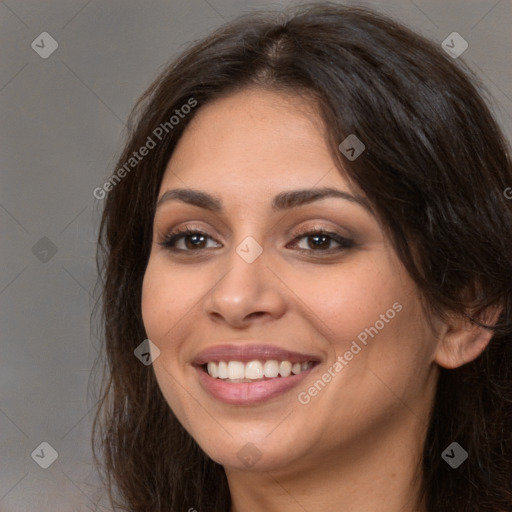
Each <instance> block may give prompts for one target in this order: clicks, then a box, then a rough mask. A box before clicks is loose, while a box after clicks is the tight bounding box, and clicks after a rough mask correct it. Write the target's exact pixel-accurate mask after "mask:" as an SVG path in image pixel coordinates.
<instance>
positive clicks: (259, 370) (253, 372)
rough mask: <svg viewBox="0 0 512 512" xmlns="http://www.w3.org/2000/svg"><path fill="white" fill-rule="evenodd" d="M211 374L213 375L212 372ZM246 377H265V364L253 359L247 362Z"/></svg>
mask: <svg viewBox="0 0 512 512" xmlns="http://www.w3.org/2000/svg"><path fill="white" fill-rule="evenodd" d="M214 364H215V363H214ZM208 373H210V372H208ZM210 375H211V376H212V377H213V375H212V374H211V373H210ZM245 378H246V379H252V380H256V379H261V378H263V365H262V364H261V363H260V362H259V361H251V362H250V363H247V364H246V365H245Z"/></svg>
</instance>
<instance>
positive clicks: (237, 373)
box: [228, 361, 245, 380]
mask: <svg viewBox="0 0 512 512" xmlns="http://www.w3.org/2000/svg"><path fill="white" fill-rule="evenodd" d="M243 378H245V364H244V363H242V362H240V361H229V363H228V379H231V380H233V379H243Z"/></svg>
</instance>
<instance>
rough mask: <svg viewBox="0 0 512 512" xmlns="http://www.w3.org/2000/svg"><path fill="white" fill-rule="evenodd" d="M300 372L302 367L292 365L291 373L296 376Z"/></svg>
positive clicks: (296, 364)
mask: <svg viewBox="0 0 512 512" xmlns="http://www.w3.org/2000/svg"><path fill="white" fill-rule="evenodd" d="M301 371H302V365H301V364H300V363H294V364H293V365H292V373H293V374H295V375H297V374H299V373H300V372H301Z"/></svg>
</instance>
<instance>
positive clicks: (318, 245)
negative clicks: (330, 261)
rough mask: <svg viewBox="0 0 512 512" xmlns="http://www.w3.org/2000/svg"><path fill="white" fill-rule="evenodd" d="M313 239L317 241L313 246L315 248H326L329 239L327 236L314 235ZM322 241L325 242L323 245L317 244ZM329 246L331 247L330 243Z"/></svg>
mask: <svg viewBox="0 0 512 512" xmlns="http://www.w3.org/2000/svg"><path fill="white" fill-rule="evenodd" d="M311 238H312V239H313V240H315V242H314V244H313V247H323V246H325V242H326V240H327V239H328V237H326V236H325V235H313V236H312V237H311ZM320 239H322V240H323V243H322V242H320V243H317V242H318V241H319V240H320ZM328 245H329V242H328V241H327V246H328ZM310 247H311V245H310Z"/></svg>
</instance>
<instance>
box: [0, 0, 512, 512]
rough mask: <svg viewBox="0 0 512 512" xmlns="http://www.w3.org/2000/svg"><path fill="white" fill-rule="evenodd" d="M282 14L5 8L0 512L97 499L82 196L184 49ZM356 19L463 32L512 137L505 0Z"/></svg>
mask: <svg viewBox="0 0 512 512" xmlns="http://www.w3.org/2000/svg"><path fill="white" fill-rule="evenodd" d="M349 3H356V2H349ZM358 3H359V4H361V2H358ZM289 4H290V2H284V1H282V2H265V1H250V0H246V1H239V2H237V1H236V0H208V1H206V0H173V1H167V2H166V1H163V0H148V1H140V2H135V1H134V0H113V1H100V0H90V1H87V0H71V1H63V0H61V1H59V0H32V1H29V0H5V1H0V25H1V29H0V52H1V55H2V59H1V74H0V108H1V115H2V117H1V118H2V123H1V128H0V130H1V134H0V140H1V144H2V146H1V149H2V150H1V152H0V179H1V183H0V229H1V233H2V252H1V255H2V256H1V258H2V259H1V267H0V316H1V325H2V329H1V335H2V340H1V345H0V346H1V352H0V512H24V511H38V512H58V511H85V510H93V503H94V501H95V500H99V499H101V496H102V494H103V492H102V490H101V488H100V487H99V486H98V484H97V475H96V474H95V471H94V469H93V466H92V464H91V454H90V449H89V439H90V428H91V420H92V411H93V409H94V399H93V397H91V394H90V393H89V395H88V393H87V384H88V379H89V375H90V369H91V367H92V363H93V361H94V359H95V357H96V347H97V342H96V341H95V338H94V329H92V330H91V322H90V312H91V307H92V305H93V299H92V293H93V292H92V290H93V287H94V285H95V282H96V271H95V264H94V255H95V238H96V231H97V225H98V219H99V212H100V209H101V206H102V205H101V201H99V200H96V199H95V198H94V197H93V190H94V188H95V187H98V186H101V185H102V184H103V183H104V181H105V179H106V178H107V176H108V175H109V174H110V172H112V171H113V170H114V169H113V166H114V165H115V161H116V156H117V155H118V153H119V151H120V149H121V142H122V140H123V139H122V137H123V128H124V122H125V120H126V118H127V115H128V113H129V111H130V109H131V107H132V105H133V103H134V101H135V99H136V98H137V97H138V96H139V95H140V94H141V93H142V92H143V90H144V89H145V88H146V87H147V86H148V85H149V84H150V82H151V81H152V79H153V78H154V77H155V76H156V74H157V72H158V70H159V69H160V68H161V66H162V65H163V64H165V63H166V62H167V61H168V60H169V59H170V58H172V57H173V56H174V55H176V54H177V53H179V52H180V51H181V50H182V49H183V48H184V47H185V45H186V44H187V43H189V42H191V41H193V40H195V39H197V38H199V37H201V36H203V35H205V34H206V33H208V32H209V31H210V30H212V29H214V28H215V27H217V26H219V25H220V24H221V23H223V22H224V21H227V20H229V19H232V18H233V17H235V16H237V15H239V14H242V13H244V12H246V11H248V10H252V9H261V8H279V7H282V6H285V5H289ZM364 5H370V6H376V7H378V8H380V9H381V10H382V11H384V12H386V13H388V14H391V15H393V16H395V17H397V18H399V19H400V20H402V21H404V22H405V23H406V24H409V25H410V26H412V27H413V28H414V29H416V30H417V31H419V32H421V33H423V34H424V35H426V36H428V37H431V38H432V39H434V40H436V41H438V42H439V44H441V42H442V41H443V40H444V39H445V38H446V37H447V36H448V34H450V33H451V32H453V31H456V32H459V33H460V34H461V35H462V36H463V37H464V38H465V39H466V40H467V41H468V43H469V48H468V49H467V50H466V52H465V53H464V54H463V55H462V57H461V58H462V59H463V60H465V61H466V62H467V63H468V64H469V65H470V66H471V67H472V68H473V69H474V70H475V71H476V72H477V73H478V74H479V75H480V76H481V77H482V79H483V81H484V84H485V85H486V86H487V87H488V89H489V91H490V92H491V94H492V96H493V98H494V100H493V101H494V104H493V108H494V109H495V112H496V116H497V118H498V121H499V122H500V123H501V125H502V126H503V128H504V130H505V133H506V135H507V137H508V138H509V139H510V138H512V137H511V134H512V131H511V128H512V99H511V98H512V76H511V65H510V64H511V57H510V55H511V52H510V49H511V31H510V26H511V23H512V1H511V0H501V1H497V0H480V1H475V0H471V1H468V0H457V1H452V2H449V3H448V2H446V1H444V0H436V1H422V0H416V1H415V2H411V1H405V0H401V1H398V0H397V1H384V2H377V1H372V2H366V3H365V4H364ZM42 32H48V33H49V34H50V35H51V36H52V37H53V38H54V39H55V40H56V41H57V42H58V45H59V46H58V49H57V50H56V51H55V52H54V53H53V54H52V55H51V56H50V57H48V58H47V59H43V58H41V57H40V56H39V55H38V54H37V53H36V52H35V51H34V50H33V49H32V47H31V43H32V41H34V40H36V39H37V38H38V36H39V35H40V34H41V33H42ZM37 40H38V41H39V40H40V39H37ZM511 185H512V184H511ZM44 237H46V238H47V239H49V240H50V241H51V242H48V240H46V239H44V240H43V241H40V240H41V239H42V238H44ZM52 249H53V252H55V250H56V251H57V252H56V253H55V254H53V253H52ZM45 250H46V251H47V252H44V251H45ZM42 442H47V443H49V444H50V445H51V446H52V447H53V448H54V449H55V450H56V451H57V452H58V458H57V459H56V460H55V462H54V463H53V464H52V465H51V466H50V467H48V468H47V469H43V468H41V467H40V466H39V465H38V464H36V462H35V461H34V459H33V458H32V457H31V454H32V452H33V451H34V450H35V449H36V448H37V447H38V446H39V445H40V443H42ZM37 453H39V454H40V455H41V452H40V449H39V451H38V452H37ZM48 455H49V452H48V450H47V451H46V453H45V454H44V457H48ZM42 458H43V456H42V455H41V457H40V460H42ZM100 510H107V508H103V507H102V508H101V509H100Z"/></svg>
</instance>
